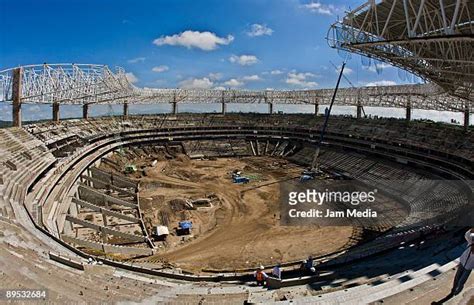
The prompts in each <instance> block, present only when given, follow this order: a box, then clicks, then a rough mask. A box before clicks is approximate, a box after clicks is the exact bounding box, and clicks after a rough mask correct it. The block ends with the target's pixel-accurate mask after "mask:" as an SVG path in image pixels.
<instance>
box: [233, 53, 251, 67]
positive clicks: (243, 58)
mask: <svg viewBox="0 0 474 305" xmlns="http://www.w3.org/2000/svg"><path fill="white" fill-rule="evenodd" d="M229 61H230V62H231V63H237V64H239V65H241V66H250V65H253V64H256V63H257V62H258V58H257V57H256V56H255V55H240V56H237V55H232V56H231V57H229Z"/></svg>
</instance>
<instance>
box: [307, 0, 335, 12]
mask: <svg viewBox="0 0 474 305" xmlns="http://www.w3.org/2000/svg"><path fill="white" fill-rule="evenodd" d="M301 7H302V8H304V9H307V10H309V11H310V12H312V13H316V14H320V15H328V16H330V15H334V14H335V13H336V10H337V9H336V7H335V6H334V5H332V4H329V5H326V4H323V3H321V2H319V1H318V2H310V3H307V4H303V5H301Z"/></svg>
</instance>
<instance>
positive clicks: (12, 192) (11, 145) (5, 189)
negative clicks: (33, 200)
mask: <svg viewBox="0 0 474 305" xmlns="http://www.w3.org/2000/svg"><path fill="white" fill-rule="evenodd" d="M0 142H2V143H4V144H3V145H2V154H1V155H0V163H1V164H2V166H1V167H0V176H1V178H2V179H1V181H0V182H1V189H0V193H1V196H2V200H3V201H4V202H5V203H8V204H23V201H24V199H25V196H26V194H27V191H28V188H29V186H30V185H31V183H32V182H33V181H34V180H35V179H36V177H37V176H38V175H39V174H40V173H41V172H43V171H44V170H45V169H47V168H48V167H49V166H51V165H52V164H53V163H54V162H55V158H54V157H53V155H52V154H51V153H50V152H49V151H48V149H47V148H46V146H45V145H44V144H43V142H41V141H39V140H38V139H36V138H35V137H33V136H32V135H31V134H30V133H28V132H26V131H24V130H23V129H20V128H9V129H1V130H0ZM3 210H4V213H5V214H7V216H8V215H11V209H10V208H8V206H7V205H4V207H3Z"/></svg>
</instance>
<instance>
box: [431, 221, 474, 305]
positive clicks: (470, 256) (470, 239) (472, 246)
mask: <svg viewBox="0 0 474 305" xmlns="http://www.w3.org/2000/svg"><path fill="white" fill-rule="evenodd" d="M464 238H465V239H466V241H467V246H466V249H465V250H464V252H463V254H462V255H461V258H460V259H459V265H458V270H457V271H456V275H454V282H453V288H451V292H450V293H449V294H448V295H447V296H445V297H444V298H443V299H441V300H439V301H435V302H432V303H431V304H436V305H437V304H444V303H445V302H447V301H448V300H449V299H451V298H453V297H454V296H455V295H458V294H459V293H460V292H461V291H462V290H463V288H464V284H465V283H466V281H467V279H468V278H469V275H470V274H471V271H472V269H473V268H474V227H473V228H471V229H470V230H468V231H467V232H466V233H465V234H464Z"/></svg>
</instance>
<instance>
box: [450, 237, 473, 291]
mask: <svg viewBox="0 0 474 305" xmlns="http://www.w3.org/2000/svg"><path fill="white" fill-rule="evenodd" d="M464 238H465V239H466V241H467V247H466V249H465V250H464V252H463V254H462V255H461V258H460V261H459V266H458V270H457V272H456V275H455V276H454V283H453V289H452V290H451V293H452V294H453V295H457V294H459V293H460V292H461V291H462V289H463V288H464V284H465V283H466V281H467V279H468V278H469V275H470V274H471V271H472V269H473V268H474V228H471V229H470V230H468V231H467V232H466V234H464Z"/></svg>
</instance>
